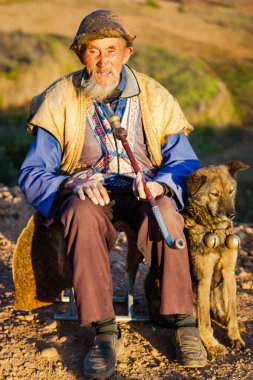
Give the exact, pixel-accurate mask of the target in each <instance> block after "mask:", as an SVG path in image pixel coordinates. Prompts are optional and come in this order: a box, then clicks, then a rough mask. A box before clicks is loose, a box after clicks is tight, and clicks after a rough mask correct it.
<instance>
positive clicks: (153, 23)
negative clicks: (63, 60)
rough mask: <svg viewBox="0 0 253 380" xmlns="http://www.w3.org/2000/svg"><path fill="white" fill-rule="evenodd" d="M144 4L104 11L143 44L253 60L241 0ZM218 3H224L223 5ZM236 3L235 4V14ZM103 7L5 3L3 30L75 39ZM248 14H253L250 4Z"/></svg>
mask: <svg viewBox="0 0 253 380" xmlns="http://www.w3.org/2000/svg"><path fill="white" fill-rule="evenodd" d="M1 3H2V4H1ZM146 3H147V2H146V1H144V0H122V1H116V0H109V1H107V2H106V8H107V9H112V10H114V11H116V12H118V13H119V14H120V15H121V16H122V17H123V18H124V20H125V23H126V25H127V26H128V28H129V30H130V32H131V33H133V34H136V35H137V38H138V41H139V42H141V43H145V44H149V43H151V44H152V45H158V46H162V47H164V48H166V49H170V50H173V51H178V52H182V53H191V54H195V55H198V56H202V57H207V56H210V55H211V56H213V57H220V58H222V57H224V55H225V56H226V57H233V58H253V46H252V43H251V42H252V39H251V33H250V30H248V29H247V27H246V26H247V25H248V24H249V25H250V20H251V21H252V19H251V17H252V14H250V13H249V14H246V13H245V12H243V10H244V9H245V7H246V5H247V4H250V2H245V1H237V2H232V3H231V4H232V7H231V6H230V7H224V6H223V7H221V6H215V2H214V1H212V2H211V3H213V6H212V7H210V6H208V5H209V4H208V3H210V2H205V1H194V2H190V1H180V2H179V1H178V2H172V1H157V2H156V3H157V4H158V5H159V7H156V8H154V7H150V6H148V5H147V4H146ZM217 3H219V4H222V3H223V4H225V5H226V2H224V1H223V2H222V1H220V2H216V4H217ZM233 4H237V5H236V10H235V9H234V8H233ZM238 4H239V5H240V7H241V8H239V6H238ZM103 8H105V2H104V1H101V0H95V1H85V2H84V1H82V0H45V1H43V2H41V1H37V0H34V1H32V0H31V1H29V0H27V1H8V2H7V1H3V0H2V1H1V2H0V29H1V30H3V31H12V30H22V31H24V32H29V33H52V34H61V35H64V36H69V37H73V36H74V34H75V32H76V29H77V26H78V24H79V22H80V21H81V19H82V17H83V16H84V15H85V14H87V13H88V12H91V11H92V10H95V9H103ZM238 8H239V10H238ZM247 10H248V11H250V10H251V9H250V6H249V5H248V8H247ZM213 14H215V18H214V17H213ZM245 19H247V20H246V21H247V22H246V21H245ZM235 27H236V33H235Z"/></svg>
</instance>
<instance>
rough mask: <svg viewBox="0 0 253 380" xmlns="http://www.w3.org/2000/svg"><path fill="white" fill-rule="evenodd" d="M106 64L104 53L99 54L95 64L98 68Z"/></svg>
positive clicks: (106, 59) (106, 58)
mask: <svg viewBox="0 0 253 380" xmlns="http://www.w3.org/2000/svg"><path fill="white" fill-rule="evenodd" d="M107 62H108V57H107V55H106V54H104V53H100V56H99V60H98V62H97V66H98V67H104V66H106V65H107Z"/></svg>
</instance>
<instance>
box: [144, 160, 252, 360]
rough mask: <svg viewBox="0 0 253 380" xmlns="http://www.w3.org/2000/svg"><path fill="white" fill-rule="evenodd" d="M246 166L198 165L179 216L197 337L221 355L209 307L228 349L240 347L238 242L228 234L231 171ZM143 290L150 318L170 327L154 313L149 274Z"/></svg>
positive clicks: (156, 289)
mask: <svg viewBox="0 0 253 380" xmlns="http://www.w3.org/2000/svg"><path fill="white" fill-rule="evenodd" d="M247 168H248V165H245V164H243V163H242V162H240V161H231V162H229V163H227V164H225V165H217V166H214V165H213V166H208V167H203V168H200V169H199V170H197V171H196V172H194V173H192V174H191V175H189V177H188V178H187V192H188V195H187V202H186V207H185V210H184V212H183V216H184V219H185V234H186V237H187V240H188V246H189V252H190V262H191V268H192V279H193V287H194V293H195V298H196V317H197V319H198V328H199V332H200V336H201V339H202V341H203V343H204V345H205V346H206V349H207V351H208V352H209V353H211V354H225V353H226V352H227V350H226V347H225V346H224V345H222V344H220V343H219V342H218V341H217V340H216V339H215V338H214V336H213V330H212V327H211V318H210V309H211V311H212V313H213V317H214V319H215V320H217V321H220V322H221V323H222V324H223V325H226V326H227V329H228V336H229V339H230V341H231V345H232V347H237V348H240V347H242V346H244V342H243V340H242V338H241V336H240V333H239V329H238V322H237V315H236V281H235V265H236V259H237V253H238V247H237V243H238V241H237V239H236V236H234V235H233V218H234V214H235V194H236V187H237V182H236V179H235V175H236V173H237V172H238V171H239V170H244V169H247ZM207 245H209V247H208V246H207ZM228 246H229V247H230V248H228ZM145 290H146V296H147V299H148V304H149V311H150V316H151V319H152V320H153V321H154V322H157V323H159V324H161V325H168V326H169V323H168V321H167V320H165V319H164V316H161V315H159V301H160V300H159V293H160V292H159V285H158V284H157V281H155V279H154V278H153V277H152V274H151V273H149V275H148V277H147V280H146V283H145Z"/></svg>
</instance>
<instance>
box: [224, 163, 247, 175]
mask: <svg viewBox="0 0 253 380" xmlns="http://www.w3.org/2000/svg"><path fill="white" fill-rule="evenodd" d="M225 166H227V168H228V171H229V174H230V175H231V177H234V178H235V177H236V173H237V172H238V171H239V170H246V169H248V168H249V165H247V164H244V163H243V162H241V161H237V160H233V161H230V162H228V163H227V164H225Z"/></svg>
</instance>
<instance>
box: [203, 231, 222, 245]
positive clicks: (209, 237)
mask: <svg viewBox="0 0 253 380" xmlns="http://www.w3.org/2000/svg"><path fill="white" fill-rule="evenodd" d="M204 243H205V245H206V246H207V248H217V247H218V246H219V245H220V238H219V236H218V235H216V234H214V233H211V232H210V233H208V234H206V236H205V237H204Z"/></svg>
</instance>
